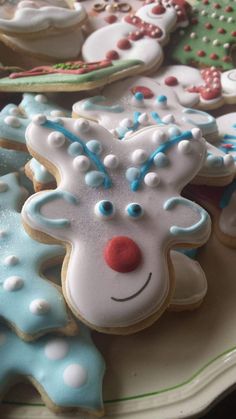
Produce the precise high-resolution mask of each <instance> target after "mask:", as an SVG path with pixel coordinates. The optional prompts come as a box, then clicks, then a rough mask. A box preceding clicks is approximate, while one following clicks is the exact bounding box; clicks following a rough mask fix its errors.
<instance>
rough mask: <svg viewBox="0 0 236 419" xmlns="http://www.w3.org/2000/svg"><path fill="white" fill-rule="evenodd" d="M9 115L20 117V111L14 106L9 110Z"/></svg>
mask: <svg viewBox="0 0 236 419" xmlns="http://www.w3.org/2000/svg"><path fill="white" fill-rule="evenodd" d="M9 113H10V114H11V115H12V116H18V115H20V109H19V108H18V107H17V106H14V107H13V108H11V109H10V111H9Z"/></svg>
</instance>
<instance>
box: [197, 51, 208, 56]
mask: <svg viewBox="0 0 236 419" xmlns="http://www.w3.org/2000/svg"><path fill="white" fill-rule="evenodd" d="M197 55H198V57H205V55H206V53H205V51H203V50H202V49H200V50H199V51H198V52H197Z"/></svg>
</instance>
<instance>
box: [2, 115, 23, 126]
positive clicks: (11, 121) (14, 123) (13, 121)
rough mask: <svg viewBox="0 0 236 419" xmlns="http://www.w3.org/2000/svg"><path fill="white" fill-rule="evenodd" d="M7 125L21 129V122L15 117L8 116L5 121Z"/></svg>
mask: <svg viewBox="0 0 236 419" xmlns="http://www.w3.org/2000/svg"><path fill="white" fill-rule="evenodd" d="M4 122H5V124H6V125H9V126H10V127H12V128H19V127H20V126H21V122H20V120H19V119H18V118H16V117H15V116H6V118H5V119H4Z"/></svg>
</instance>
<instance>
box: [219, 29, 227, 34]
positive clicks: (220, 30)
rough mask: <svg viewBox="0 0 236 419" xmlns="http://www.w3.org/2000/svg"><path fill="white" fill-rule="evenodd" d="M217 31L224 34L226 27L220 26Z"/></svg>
mask: <svg viewBox="0 0 236 419" xmlns="http://www.w3.org/2000/svg"><path fill="white" fill-rule="evenodd" d="M217 32H218V33H220V34H224V33H226V30H225V29H224V28H219V29H217Z"/></svg>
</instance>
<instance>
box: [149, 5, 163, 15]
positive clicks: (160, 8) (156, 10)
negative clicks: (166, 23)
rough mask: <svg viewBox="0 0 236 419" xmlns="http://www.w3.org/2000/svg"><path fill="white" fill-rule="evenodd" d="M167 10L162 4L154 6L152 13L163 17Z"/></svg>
mask: <svg viewBox="0 0 236 419" xmlns="http://www.w3.org/2000/svg"><path fill="white" fill-rule="evenodd" d="M165 11H166V9H165V7H164V6H162V5H161V4H157V6H154V7H153V8H152V10H151V12H152V13H153V14H154V15H162V14H163V13H165Z"/></svg>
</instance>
